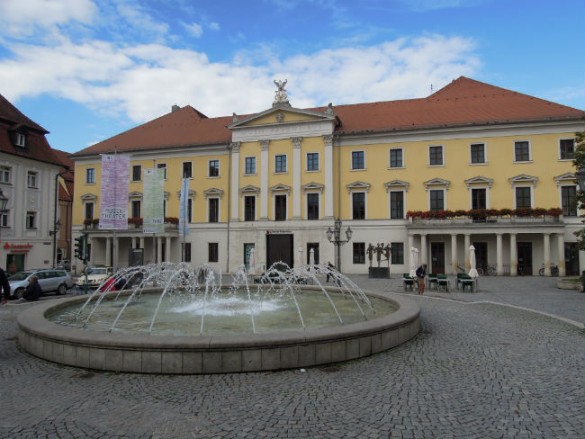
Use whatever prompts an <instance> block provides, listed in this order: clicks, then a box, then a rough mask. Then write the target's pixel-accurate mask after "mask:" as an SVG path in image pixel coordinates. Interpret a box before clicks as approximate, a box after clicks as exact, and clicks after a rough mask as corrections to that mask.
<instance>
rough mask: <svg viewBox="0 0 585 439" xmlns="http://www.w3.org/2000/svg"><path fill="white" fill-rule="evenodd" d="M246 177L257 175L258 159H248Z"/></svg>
mask: <svg viewBox="0 0 585 439" xmlns="http://www.w3.org/2000/svg"><path fill="white" fill-rule="evenodd" d="M245 161H246V175H254V174H255V173H256V157H246V160H245Z"/></svg>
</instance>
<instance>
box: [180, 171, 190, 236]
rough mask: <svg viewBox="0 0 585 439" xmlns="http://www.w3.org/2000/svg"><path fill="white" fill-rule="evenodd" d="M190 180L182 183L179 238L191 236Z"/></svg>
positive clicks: (186, 179)
mask: <svg viewBox="0 0 585 439" xmlns="http://www.w3.org/2000/svg"><path fill="white" fill-rule="evenodd" d="M188 210H189V179H188V178H183V181H182V182H181V197H180V204H179V236H187V235H188V234H189V212H188Z"/></svg>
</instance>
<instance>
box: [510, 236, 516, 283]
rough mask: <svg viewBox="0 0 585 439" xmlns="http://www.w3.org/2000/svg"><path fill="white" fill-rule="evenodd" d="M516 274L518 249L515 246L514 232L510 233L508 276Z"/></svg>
mask: <svg viewBox="0 0 585 439" xmlns="http://www.w3.org/2000/svg"><path fill="white" fill-rule="evenodd" d="M517 275H518V249H517V248H516V234H515V233H510V276H517Z"/></svg>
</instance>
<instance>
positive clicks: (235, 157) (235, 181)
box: [230, 142, 240, 221]
mask: <svg viewBox="0 0 585 439" xmlns="http://www.w3.org/2000/svg"><path fill="white" fill-rule="evenodd" d="M231 147H232V169H231V172H232V190H231V197H232V199H231V200H230V202H231V221H238V219H239V217H240V216H239V211H240V209H238V207H239V200H240V142H234V143H232V144H231Z"/></svg>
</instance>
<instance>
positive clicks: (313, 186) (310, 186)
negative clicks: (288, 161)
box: [303, 181, 325, 192]
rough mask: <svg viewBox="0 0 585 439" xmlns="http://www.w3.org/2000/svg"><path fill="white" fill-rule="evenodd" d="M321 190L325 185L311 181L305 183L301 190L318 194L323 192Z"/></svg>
mask: <svg viewBox="0 0 585 439" xmlns="http://www.w3.org/2000/svg"><path fill="white" fill-rule="evenodd" d="M323 189H325V185H323V184H321V183H317V182H314V181H312V182H311V183H307V184H305V185H304V186H303V190H304V191H319V192H323Z"/></svg>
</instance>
